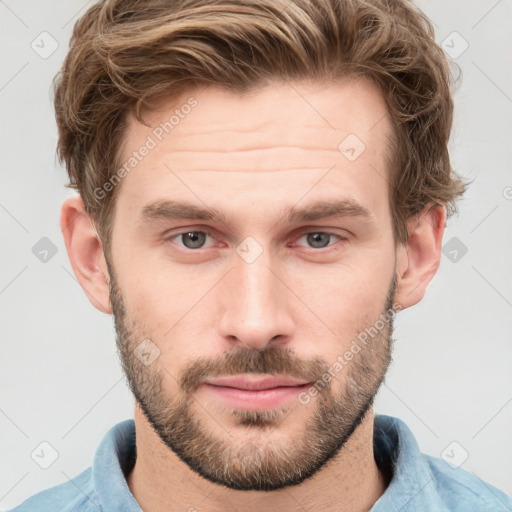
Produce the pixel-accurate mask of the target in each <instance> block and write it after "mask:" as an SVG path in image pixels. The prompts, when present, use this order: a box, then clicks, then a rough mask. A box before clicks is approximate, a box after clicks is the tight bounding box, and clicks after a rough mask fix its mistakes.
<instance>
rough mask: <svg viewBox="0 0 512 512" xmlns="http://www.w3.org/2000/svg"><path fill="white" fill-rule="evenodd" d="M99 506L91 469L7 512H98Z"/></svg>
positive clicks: (39, 493)
mask: <svg viewBox="0 0 512 512" xmlns="http://www.w3.org/2000/svg"><path fill="white" fill-rule="evenodd" d="M101 510H102V508H101V505H100V503H99V500H98V498H97V496H96V493H95V491H94V485H93V482H92V468H91V467H89V468H87V469H86V470H84V471H82V473H80V474H79V475H77V476H76V477H75V478H73V479H72V480H69V481H67V482H64V483H62V484H59V485H56V486H54V487H50V488H49V489H46V490H44V491H41V492H38V493H37V494H34V495H33V496H31V497H30V498H27V499H26V500H25V501H23V502H22V503H21V504H19V505H18V506H17V507H15V508H13V509H11V510H9V511H7V512H50V511H51V512H78V511H79V512H89V511H91V512H93V511H94V512H98V511H101Z"/></svg>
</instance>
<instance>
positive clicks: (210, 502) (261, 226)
mask: <svg viewBox="0 0 512 512" xmlns="http://www.w3.org/2000/svg"><path fill="white" fill-rule="evenodd" d="M190 96H194V97H195V98H196V99H197V101H198V105H197V106H196V107H195V108H194V109H193V110H192V112H191V113H190V114H189V115H188V116H186V117H185V118H184V119H182V120H181V121H180V123H179V124H178V125H177V126H175V128H174V129H173V131H172V133H171V134H170V135H167V136H166V137H164V138H163V140H162V141H161V142H159V144H158V145H157V147H156V148H154V149H152V150H151V151H150V152H149V154H148V155H147V156H146V157H145V158H144V159H143V160H142V161H141V162H140V163H139V164H138V165H137V167H136V168H135V169H134V170H133V171H132V172H130V173H129V174H128V175H127V176H126V177H124V178H123V180H122V182H121V184H120V185H118V186H120V187H121V188H120V189H119V190H118V191H117V192H118V195H117V200H116V206H115V221H114V227H113V232H112V254H111V261H110V263H111V265H112V266H113V268H114V269H115V274H116V283H117V286H118V287H119V289H120V290H121V291H122V297H123V303H124V307H125V308H126V314H127V318H128V319H130V322H132V323H131V325H134V326H136V329H135V328H134V332H135V333H136V335H137V336H139V339H144V337H149V338H150V339H151V340H152V341H153V342H154V343H155V344H156V345H157V346H158V347H159V349H160V355H159V357H158V359H157V363H156V364H157V366H155V367H153V368H159V369H161V370H163V369H165V375H166V376H165V378H164V381H163V382H164V386H165V389H168V396H169V397H172V396H175V395H177V394H178V393H179V388H178V380H179V377H180V376H181V375H182V372H183V369H184V368H185V366H186V365H187V364H189V363H193V362H194V361H197V360H198V359H199V358H201V357H207V358H209V359H211V360H219V358H220V357H221V356H222V355H223V354H226V353H228V352H232V351H236V350H238V349H247V350H264V349H266V348H268V347H272V346H275V347H281V348H283V349H290V350H293V352H294V353H295V354H297V356H298V357H300V358H302V359H304V360H312V359H314V358H321V359H322V360H323V361H325V362H326V363H327V364H328V365H330V364H332V363H333V362H334V361H335V360H336V358H337V356H338V355H339V354H343V353H344V352H345V351H346V350H347V349H348V348H349V347H350V343H351V341H352V340H353V339H354V338H355V337H356V336H357V334H358V333H359V332H361V331H360V330H361V327H362V326H368V325H372V324H373V323H374V322H375V320H376V319H378V318H379V315H380V314H381V313H382V312H383V307H384V304H385V298H386V294H387V293H388V291H389V286H390V283H391V281H392V279H393V276H394V275H395V274H396V280H397V281H396V283H397V287H396V294H395V296H394V303H395V304H399V307H400V308H401V309H405V308H407V307H411V306H413V305H414V304H416V303H418V302H419V301H420V300H421V299H422V298H423V296H424V294H425V291H426V288H427V286H428V284H429V282H430V280H431V279H432V277H433V276H434V274H435V272H436V270H437V268H438V266H439V262H440V250H441V240H442V234H443V230H444V226H445V215H446V213H445V208H444V207H442V206H432V205H428V206H427V207H426V208H425V210H424V211H422V212H421V213H420V215H418V216H417V217H415V218H412V219H409V221H408V232H409V240H408V242H407V243H406V244H404V245H396V244H395V241H394V238H393V231H392V219H391V213H390V210H389V203H388V201H389V195H388V185H387V180H388V176H389V169H387V163H386V162H387V158H386V156H387V151H388V146H387V142H386V141H387V140H389V136H390V134H391V130H392V128H391V124H390V121H389V118H388V116H387V115H386V113H387V109H386V105H385V103H384V100H383V98H382V95H381V93H380V92H379V90H378V89H377V88H376V87H375V86H374V85H372V84H371V83H369V82H366V81H363V80H360V79H358V80H357V81H345V82H340V83H335V84H333V83H323V82H322V83H318V82H316V83H304V82H302V83H293V84H288V83H275V84H273V85H271V86H268V87H266V88H263V89H259V90H257V91H254V92H251V93H249V94H245V95H235V94H232V93H229V92H227V91H225V90H222V89H219V88H213V87H210V88H205V89H202V90H199V89H198V90H193V91H187V93H186V94H184V95H182V97H179V98H173V99H172V100H170V99H164V100H162V101H161V102H160V103H159V105H158V110H157V111H153V112H151V113H150V114H148V115H147V116H146V117H145V119H147V120H148V121H150V124H151V127H147V126H144V125H142V124H140V123H138V122H136V120H135V118H134V116H133V115H129V116H128V118H127V121H128V127H127V132H126V138H125V155H126V157H127V158H128V157H129V155H130V154H131V152H132V151H134V150H136V149H137V148H140V147H141V146H142V145H143V144H144V141H145V140H146V137H147V136H148V135H151V133H152V129H153V128H154V127H155V126H157V125H158V123H159V122H161V121H163V120H166V119H169V116H170V115H171V114H172V113H173V111H174V110H175V109H176V108H179V107H180V105H183V104H184V103H185V102H186V101H187V99H188V98H189V97H190ZM348 134H356V135H357V136H358V137H359V138H360V139H361V140H362V141H363V142H364V144H365V146H366V149H365V151H364V152H363V153H362V154H361V155H360V156H359V157H358V158H357V159H356V160H354V161H350V160H348V159H347V158H346V157H345V156H344V155H343V154H341V153H340V151H339V150H338V145H339V144H340V142H342V141H343V140H344V138H345V137H346V136H347V135H348ZM347 198H349V199H352V200H354V201H357V202H358V203H359V204H361V205H363V206H364V207H365V208H366V209H367V210H368V211H369V213H370V215H369V216H368V218H361V217H355V216H345V217H337V218H327V219H320V220H315V221H308V222H301V223H299V224H297V223H295V224H290V223H288V222H287V221H286V218H285V213H286V212H288V210H290V209H291V208H292V207H303V206H306V205H308V204H311V203H313V202H316V201H317V200H320V199H347ZM156 199H159V200H160V199H181V200H187V201H189V202H193V203H194V204H196V205H198V206H203V207H204V206H205V205H207V206H208V207H211V208H215V209H217V210H219V211H221V212H223V213H224V214H225V216H226V217H227V220H228V222H227V223H226V224H223V223H218V222H212V221H186V220H185V221H184V220H180V221H170V220H159V221H158V222H153V223H142V222H140V214H141V210H142V208H143V206H144V205H147V204H149V203H151V202H153V201H155V200H156ZM61 226H62V227H63V228H64V227H66V226H67V228H66V229H63V234H64V238H65V243H66V248H67V251H68V254H69V257H70V261H71V264H72V267H73V270H74V272H75V274H76V276H77V278H78V280H79V281H80V284H81V285H82V287H83V289H84V291H85V293H86V294H87V296H88V298H89V300H90V301H91V303H92V304H93V305H94V306H95V307H96V308H97V309H99V310H100V311H102V312H104V313H106V314H113V313H114V312H115V311H113V308H112V301H111V299H112V296H111V289H110V285H111V277H112V276H110V275H109V269H108V266H107V261H106V259H105V254H104V251H103V246H102V244H101V241H100V239H99V237H98V235H97V232H96V229H95V226H94V222H93V221H92V220H91V219H89V218H88V217H87V215H86V214H85V213H84V208H83V203H82V201H81V199H80V198H71V199H68V200H66V201H65V202H64V204H63V206H62V212H61ZM188 230H189V231H193V230H197V231H201V230H208V231H210V232H211V233H212V237H211V238H208V239H207V241H206V242H205V247H204V248H202V249H199V250H197V249H195V250H191V249H187V248H186V247H185V246H184V245H183V240H182V239H180V238H179V237H177V238H174V242H173V241H169V236H171V235H175V234H178V233H180V232H184V231H185V232H187V231H188ZM326 231H328V232H331V233H333V234H337V235H339V236H341V237H345V238H346V240H344V241H340V240H339V239H338V238H336V236H334V237H333V238H331V240H330V242H329V244H330V245H329V246H328V247H324V248H315V247H314V246H313V247H312V246H311V245H310V244H311V241H309V240H308V238H307V237H306V236H304V235H305V234H307V233H311V232H314V233H318V232H321V233H325V232H326ZM248 236H251V237H253V238H254V239H255V240H256V241H257V243H258V244H259V246H260V247H261V249H262V253H261V255H260V256H259V257H258V258H257V259H256V260H255V261H253V262H251V263H250V264H249V263H247V262H246V261H245V260H244V259H243V258H241V257H240V256H239V255H238V254H237V252H236V248H237V247H239V246H240V244H241V243H242V241H244V239H245V238H246V237H248ZM194 251H195V252H194ZM334 297H335V300H333V298H334ZM386 334H387V335H388V338H389V336H390V335H391V332H388V333H386ZM349 364H351V363H349ZM348 374H349V372H348V371H342V372H340V373H339V375H337V378H336V379H334V380H333V382H332V388H333V392H336V393H339V392H340V391H341V390H343V389H344V388H345V386H346V384H347V382H346V379H347V375H348ZM194 396H195V399H196V400H197V403H195V404H194V405H193V412H194V414H195V415H196V416H197V418H198V419H199V420H200V422H201V423H202V425H204V426H206V427H207V428H209V429H210V431H211V432H212V433H213V434H214V435H215V436H216V437H217V438H219V439H220V438H225V437H226V436H227V435H228V434H229V436H231V437H230V438H229V442H230V443H233V445H234V446H243V445H244V443H246V442H247V440H248V439H249V438H250V440H251V442H253V443H254V444H255V445H257V446H258V448H261V450H266V449H267V448H268V446H267V444H266V443H267V440H268V438H267V437H266V436H267V435H268V431H265V432H264V431H263V430H261V431H260V430H258V429H257V428H256V429H253V430H248V429H247V428H244V427H242V426H240V425H238V424H237V422H236V420H235V418H234V417H233V415H230V414H229V413H228V412H227V411H226V410H225V408H221V407H219V404H218V402H216V401H215V399H214V398H212V396H211V395H208V393H207V392H206V391H205V390H204V389H199V390H197V392H196V393H195V394H194ZM316 405H317V403H316V402H315V400H313V402H312V403H311V404H310V406H307V407H306V406H303V405H302V404H300V403H298V402H293V403H292V404H291V405H290V407H289V409H288V410H287V413H288V415H287V416H285V417H283V419H282V421H281V422H280V423H279V425H278V426H275V427H274V428H273V429H272V431H271V436H272V437H271V438H272V439H273V440H274V442H277V443H282V444H283V445H286V443H291V444H293V443H295V442H296V441H297V440H300V439H302V437H301V436H302V435H303V430H304V426H305V425H306V422H307V421H308V420H309V419H310V418H311V416H312V414H313V413H314V410H315V406H316ZM373 419H374V416H373V410H372V408H371V407H370V409H369V410H368V413H367V414H366V415H365V416H364V418H363V420H362V422H361V423H360V424H359V425H358V426H357V428H356V429H355V431H354V432H353V433H352V435H351V436H350V438H349V439H348V441H347V442H346V443H345V444H344V446H343V447H342V449H341V450H339V452H337V453H336V454H335V456H334V457H333V458H332V459H331V460H330V461H329V463H328V464H325V465H324V466H322V467H321V468H320V469H319V470H318V471H317V472H316V473H315V474H314V475H313V476H312V477H311V478H308V479H306V480H304V481H303V482H302V483H300V484H299V485H295V486H291V487H284V488H282V489H279V490H274V491H270V492H263V491H240V490H233V489H229V488H227V487H224V486H221V485H218V484H215V483H212V482H210V481H208V480H206V479H204V478H202V477H201V476H199V475H198V474H197V473H196V472H194V471H192V470H191V469H190V468H189V467H188V466H187V464H185V463H184V462H182V460H181V459H180V458H179V457H178V456H176V454H175V453H174V452H173V451H172V450H170V449H169V448H168V447H167V446H166V445H164V444H163V443H162V441H161V439H160V437H159V436H158V435H157V434H156V433H155V432H154V430H153V429H152V428H151V426H150V424H149V422H148V421H147V418H146V417H145V415H144V414H143V412H142V410H141V408H140V406H139V405H138V404H137V403H136V406H135V426H136V433H137V461H136V464H135V467H134V469H133V471H132V472H131V473H130V474H129V476H128V478H127V483H128V485H129V488H130V490H131V492H132V494H133V495H134V497H135V498H136V500H137V501H138V502H139V504H140V506H141V507H142V508H143V510H144V511H146V512H152V511H157V510H163V509H165V508H169V509H176V510H178V509H180V510H189V509H191V507H193V508H194V509H196V510H198V511H200V510H208V511H220V510H223V511H225V510H245V511H251V512H252V511H259V510H266V511H267V510H290V511H295V510H302V509H303V507H304V506H306V505H307V509H308V510H311V511H314V510H322V511H331V510H333V511H334V510H336V511H345V510H347V511H348V510H351V511H354V510H368V509H369V508H371V506H372V505H373V504H374V503H375V501H377V499H378V498H379V497H380V496H381V495H382V493H383V492H384V491H385V489H386V486H387V484H388V478H389V476H388V475H385V474H383V473H382V472H381V471H380V470H379V468H378V467H377V465H376V464H375V460H374V457H373V446H372V438H373Z"/></svg>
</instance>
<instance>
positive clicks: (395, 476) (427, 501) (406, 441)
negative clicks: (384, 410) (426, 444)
mask: <svg viewBox="0 0 512 512" xmlns="http://www.w3.org/2000/svg"><path fill="white" fill-rule="evenodd" d="M373 450H374V457H375V461H376V463H377V465H378V466H379V467H380V468H383V469H386V470H388V471H389V472H390V473H391V474H392V477H391V481H390V483H389V485H388V487H387V489H386V491H385V492H384V494H383V495H382V496H381V497H380V498H379V499H378V500H377V502H376V503H375V505H374V506H373V507H372V508H371V512H399V511H400V512H407V511H409V510H410V511H416V512H417V511H419V510H421V511H422V512H430V511H432V512H449V510H448V509H447V508H446V506H445V505H443V503H442V500H441V499H440V496H439V494H438V493H437V490H436V485H435V481H434V475H433V474H432V471H431V470H430V466H429V465H428V462H427V461H426V460H425V457H424V456H423V454H422V453H421V452H420V449H419V447H418V443H417V442H416V439H415V438H414V436H413V434H412V432H411V431H410V430H409V428H408V427H407V425H406V424H405V423H404V422H403V421H402V420H399V419H398V418H393V417H391V416H386V415H376V416H375V421H374V434H373Z"/></svg>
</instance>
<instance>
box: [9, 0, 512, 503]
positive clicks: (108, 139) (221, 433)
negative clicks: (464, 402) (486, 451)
mask: <svg viewBox="0 0 512 512" xmlns="http://www.w3.org/2000/svg"><path fill="white" fill-rule="evenodd" d="M55 103H56V114H57V123H58V127H59V146H58V151H59V156H60V158H61V159H62V160H63V161H64V162H65V163H66V167H67V170H68V172H69V176H70V186H71V187H73V188H74V189H76V190H77V191H78V192H79V194H80V195H79V197H76V198H71V199H68V200H67V201H65V203H64V204H63V206H62V213H61V225H62V227H63V228H64V227H66V229H65V230H63V233H64V237H65V243H66V248H67V251H68V254H69V257H70V261H71V264H72V266H73V270H74V272H75V274H76V276H77V278H78V280H79V281H80V283H81V285H82V287H83V289H84V291H85V293H86V294H87V296H88V298H89V300H90V301H91V302H92V303H93V304H94V306H95V307H97V308H98V309H99V310H100V311H103V312H104V313H107V314H113V315H114V318H115V326H116V332H117V346H118V350H119V355H120V359H121V362H122V365H123V369H124V371H125V373H126V376H127V380H128V383H129V385H130V388H131V390H132V392H133V394H134V397H135V399H136V408H135V418H134V421H132V420H127V421H124V422H122V423H120V424H118V425H116V426H114V427H113V428H112V429H111V430H110V431H109V432H108V433H107V434H106V436H105V438H104V440H103V441H102V443H101V445H100V446H99V447H98V450H97V452H96V454H95V458H94V463H93V466H92V468H88V469H87V470H85V471H84V472H82V473H81V474H80V475H78V476H77V477H76V478H75V479H74V480H73V481H71V482H67V483H65V484H62V485H59V486H57V487H54V488H52V489H49V490H46V491H44V492H42V493H39V494H37V495H35V496H33V497H32V498H29V499H28V500H27V501H25V502H24V503H23V504H21V505H20V506H19V507H17V508H16V509H15V510H16V511H18V512H22V511H28V510H38V511H46V510H52V511H56V510H87V511H89V510H104V511H117V510H119V511H121V510H122V511H136V510H144V511H145V512H153V511H160V510H188V511H195V510H197V511H201V510H208V511H227V510H242V509H243V510H246V511H260V510H265V511H267V510H290V511H295V510H319V511H320V510H321V511H349V510H350V511H363V510H365V511H366V510H372V511H376V512H379V511H391V510H397V511H398V510H402V511H407V510H411V511H412V510H414V511H425V510H435V511H454V510H457V511H465V512H466V511H470V510H475V511H476V510H478V511H485V510H488V511H491V510H492V511H497V510H509V509H510V508H512V500H511V499H510V498H509V497H507V496H506V495H505V494H504V493H503V492H501V491H499V490H498V489H495V488H493V487H492V486H490V485H489V484H487V483H485V482H483V481H481V480H479V479H478V478H477V477H475V476H474V475H472V474H470V473H467V472H465V471H463V470H462V469H455V468H452V467H450V466H449V465H448V464H447V463H445V462H444V461H443V460H440V459H436V458H434V457H430V456H426V455H423V454H421V453H420V452H419V449H418V446H417V444H416V441H415V439H414V437H413V435H412V433H411V432H410V431H409V429H408V428H407V426H406V425H405V424H404V423H403V422H401V421H400V420H399V419H396V418H391V417H389V416H375V415H374V413H373V408H372V404H373V400H374V397H375V395H376V393H377V391H378V389H379V386H380V384H381V383H382V381H383V379H384V376H385V373H386V370H387V367H388V365H389V363H390V360H391V349H392V326H393V318H394V315H395V314H396V313H397V312H398V311H399V310H401V309H404V308H408V307H411V306H413V305H414V304H416V303H418V302H419V301H420V300H421V299H422V298H423V296H424V294H425V291H426V288H427V286H428V284H429V282H430V281H431V279H432V278H433V276H434V274H435V272H436V270H437V268H438V265H439V261H440V249H441V241H442V236H443V230H444V227H445V222H446V217H447V215H448V214H450V213H452V212H453V211H455V200H456V199H457V198H458V197H459V196H461V194H462V193H463V192H464V189H465V185H464V184H463V183H462V182H461V180H460V179H459V178H458V177H457V176H456V175H455V173H454V172H453V171H452V169H451V166H450V160H449V155H448V150H447V142H448V138H449V134H450V128H451V122H452V109H453V105H452V99H451V95H450V74H449V70H448V66H447V63H446V61H445V59H444V56H443V54H442V51H441V50H440V48H439V47H438V46H437V45H436V43H435V41H434V36H433V30H432V27H431V25H430V24H429V22H428V20H427V19H426V18H425V16H424V15H423V14H422V13H421V12H420V11H419V10H417V9H416V8H415V7H414V6H413V5H411V4H409V3H406V2H402V1H379V0H372V1H366V2H362V1H356V0H316V1H315V2H310V1H307V0H293V1H291V2H285V1H284V0H282V1H280V0H279V1H278V0H259V1H254V0H239V1H236V2H227V1H226V2H223V1H221V0H220V1H216V2H213V1H211V0H181V1H176V0H175V1H172V2H171V1H168V2H165V1H159V2H157V1H153V0H148V1H146V2H144V3H140V2H135V1H130V0H124V1H121V0H118V1H106V2H101V3H98V4H96V5H94V6H92V7H91V8H90V9H89V10H88V11H87V13H86V14H85V15H84V16H83V17H82V18H81V19H80V20H79V22H78V23H77V24H76V26H75V28H74V33H73V37H72V41H71V48H70V51H69V53H68V56H67V58H66V61H65V63H64V65H63V68H62V70H61V74H60V75H59V76H58V77H57V80H56V91H55Z"/></svg>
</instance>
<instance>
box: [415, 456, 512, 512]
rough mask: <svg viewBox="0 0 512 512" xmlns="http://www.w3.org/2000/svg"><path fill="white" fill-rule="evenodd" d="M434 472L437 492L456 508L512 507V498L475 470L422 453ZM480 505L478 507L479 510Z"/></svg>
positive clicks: (433, 477)
mask: <svg viewBox="0 0 512 512" xmlns="http://www.w3.org/2000/svg"><path fill="white" fill-rule="evenodd" d="M422 455H423V458H424V460H425V462H426V463H427V464H428V467H429V469H430V472H431V474H432V480H433V483H434V485H435V487H436V492H437V494H438V495H439V496H440V498H441V499H442V501H443V503H446V504H447V505H448V506H449V509H450V510H453V511H459V510H460V511H464V512H465V511H468V510H478V511H479V512H487V511H489V512H490V511H493V512H499V511H501V510H503V511H510V510H512V498H511V497H510V496H508V495H507V494H505V493H504V492H503V491H500V490H499V489H497V488H496V487H494V486H492V485H491V484H489V483H487V482H485V481H484V480H482V479H481V478H479V477H478V476H476V475H475V474H473V473H470V472H468V471H466V470H464V469H462V468H460V467H458V468H457V467H453V466H451V465H449V464H448V463H447V462H445V461H444V460H442V459H440V458H438V457H433V456H431V455H425V454H422ZM475 506H478V509H475Z"/></svg>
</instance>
